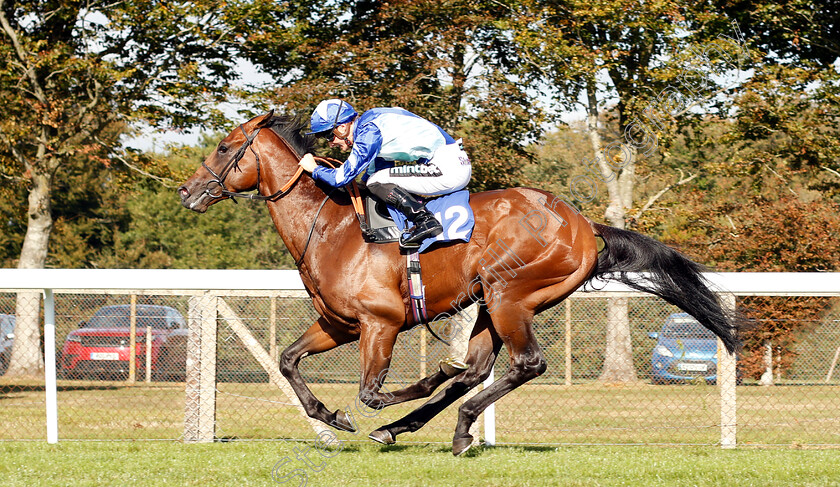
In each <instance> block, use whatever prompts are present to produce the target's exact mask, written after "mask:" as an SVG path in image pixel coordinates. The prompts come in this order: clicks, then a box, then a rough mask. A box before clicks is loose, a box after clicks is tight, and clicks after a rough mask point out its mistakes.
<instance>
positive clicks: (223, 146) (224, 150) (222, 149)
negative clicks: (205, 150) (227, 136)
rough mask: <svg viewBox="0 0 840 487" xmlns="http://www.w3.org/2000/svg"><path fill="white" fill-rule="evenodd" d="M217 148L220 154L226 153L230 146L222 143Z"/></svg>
mask: <svg viewBox="0 0 840 487" xmlns="http://www.w3.org/2000/svg"><path fill="white" fill-rule="evenodd" d="M216 150H217V151H218V152H219V154H224V153H226V152H227V151H228V148H227V146H226V145H220V146H219V148H218V149H216Z"/></svg>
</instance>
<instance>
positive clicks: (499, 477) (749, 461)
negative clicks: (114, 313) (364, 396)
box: [0, 441, 840, 487]
mask: <svg viewBox="0 0 840 487" xmlns="http://www.w3.org/2000/svg"><path fill="white" fill-rule="evenodd" d="M310 446H311V444H307V443H298V442H282V441H280V442H230V443H213V444H199V445H185V444H181V443H175V442H63V443H60V444H58V445H47V444H45V443H40V442H38V443H35V442H9V443H0V459H2V460H0V484H2V485H9V486H17V485H21V486H23V485H25V486H37V485H74V486H76V485H78V486H94V485H127V484H131V485H135V486H144V485H202V486H207V485H304V484H303V483H301V480H303V478H302V477H292V478H289V479H288V480H289V481H288V482H287V483H285V484H279V483H278V482H276V481H275V480H274V479H273V478H272V470H273V469H274V468H275V467H276V466H277V464H278V462H280V461H281V460H282V459H283V458H285V457H288V458H289V462H288V463H286V464H285V465H282V466H280V467H279V469H278V471H277V472H276V473H277V474H279V475H283V474H288V473H290V472H292V471H293V470H294V469H300V470H301V471H305V472H307V475H306V480H307V483H306V485H312V486H334V485H342V486H369V485H377V486H379V485H395V486H414V485H418V486H420V485H422V486H427V485H430V486H435V485H457V486H459V487H466V486H497V485H498V486H502V485H504V486H544V485H569V486H584V485H585V486H592V485H596V486H597V485H644V486H652V485H703V486H705V485H721V486H753V485H754V486H765V485H773V486H778V485H796V486H810V485H813V486H825V485H840V455H838V452H837V451H836V450H792V449H778V450H777V449H749V448H745V449H736V450H722V449H720V448H715V447H623V446H613V447H607V446H598V447H562V448H529V447H493V448H477V449H473V450H471V451H470V452H468V453H467V454H466V455H465V456H464V457H461V458H454V457H453V456H452V454H451V453H450V451H449V448H448V447H446V446H443V445H432V446H411V445H409V446H400V445H397V446H392V447H382V446H377V445H372V444H367V443H364V444H349V443H348V444H345V445H344V448H343V450H341V451H333V452H332V454H333V456H332V457H331V458H322V457H320V456H319V453H318V452H317V451H316V450H314V449H313V450H311V451H310V452H309V458H310V459H311V460H312V463H313V464H314V465H316V466H317V467H320V471H318V472H315V471H312V470H311V469H310V468H308V467H307V466H306V465H305V464H304V463H303V461H301V460H298V459H297V458H295V452H294V448H297V449H298V450H299V451H304V450H306V449H307V448H308V447H310Z"/></svg>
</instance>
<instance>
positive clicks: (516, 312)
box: [452, 303, 546, 455]
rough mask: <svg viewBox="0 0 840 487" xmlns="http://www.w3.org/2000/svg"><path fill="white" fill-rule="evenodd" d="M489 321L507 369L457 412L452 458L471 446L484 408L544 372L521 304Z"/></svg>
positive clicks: (530, 315) (528, 316)
mask: <svg viewBox="0 0 840 487" xmlns="http://www.w3.org/2000/svg"><path fill="white" fill-rule="evenodd" d="M492 319H493V324H494V327H495V331H496V333H498V334H499V336H501V337H504V338H503V340H504V343H505V345H506V346H507V348H508V352H509V353H510V356H511V361H510V367H508V370H507V371H506V372H505V374H504V375H503V376H502V377H501V378H500V379H498V380H496V381H495V382H493V384H491V385H490V387H488V388H486V389H484V390H482V391H481V392H479V393H478V394H476V395H475V396H474V397H473V398H472V399H470V400H468V401H467V402H465V403H464V404H462V405H461V407H460V408H459V410H458V426H457V427H456V428H455V436H454V438H453V440H452V453H453V454H454V455H460V454H461V453H463V452H465V451H467V449H469V447H470V445H472V442H473V437H472V435H470V433H469V431H470V427H471V426H472V424H473V423H474V422H475V420H476V418H478V415H479V414H481V412H482V411H484V410H485V409H486V408H487V406H489V405H490V404H493V403H494V402H496V401H497V400H499V399H500V398H501V397H502V396H504V395H505V394H507V393H508V392H510V391H512V390H514V389H516V388H517V387H519V386H521V385H522V384H524V383H526V382H528V381H529V380H531V379H533V378H535V377H537V376H539V375H541V374H542V373H543V372H545V369H546V362H545V358H544V357H543V353H542V350H540V347H539V345H538V344H537V340H536V337H535V336H534V332H533V328H532V326H531V322H532V321H533V313H532V312H530V311H529V310H527V309H524V308H523V307H522V305H521V303H517V304H513V305H509V306H506V307H501V309H497V310H495V311H494V312H493V315H492ZM500 324H502V325H501V326H500Z"/></svg>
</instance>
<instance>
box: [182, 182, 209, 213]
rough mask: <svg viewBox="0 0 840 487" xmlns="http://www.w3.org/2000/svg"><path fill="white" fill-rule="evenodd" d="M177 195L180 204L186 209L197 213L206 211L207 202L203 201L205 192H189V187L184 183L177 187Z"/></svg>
mask: <svg viewBox="0 0 840 487" xmlns="http://www.w3.org/2000/svg"><path fill="white" fill-rule="evenodd" d="M177 191H178V196H179V197H180V198H181V205H182V206H183V207H184V208H186V209H188V210H193V211H195V212H198V213H204V212H205V211H207V206H208V205H207V204H202V203H204V201H203V200H205V199H206V198H205V196H206V195H205V193H203V192H199V193H198V194H193V193H191V192H190V190H189V188H187V186H186V185H183V186H181V187H179V188H178V189H177Z"/></svg>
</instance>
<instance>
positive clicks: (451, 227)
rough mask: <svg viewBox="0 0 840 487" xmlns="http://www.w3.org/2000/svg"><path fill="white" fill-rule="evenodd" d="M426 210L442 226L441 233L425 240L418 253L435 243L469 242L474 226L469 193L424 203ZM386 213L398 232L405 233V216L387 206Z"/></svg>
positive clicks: (445, 196)
mask: <svg viewBox="0 0 840 487" xmlns="http://www.w3.org/2000/svg"><path fill="white" fill-rule="evenodd" d="M426 208H427V209H428V210H429V211H430V212H432V214H433V215H434V216H435V218H437V220H438V221H439V222H440V223H441V225H443V233H441V234H440V235H438V236H437V237H431V238H427V239H426V240H424V241H423V242H422V243H421V244H420V248H419V249H418V252H423V251H425V250H426V249H428V248H429V247H430V246H431V245H433V244H435V243H437V242H451V241H456V240H461V241H464V242H469V241H470V237H472V232H473V227H474V226H475V216H474V215H473V211H472V208H470V192H469V191H467V190H466V189H462V190H460V191H456V192H454V193H449V194H446V195H443V196H439V197H437V198H434V199H431V200H428V201H426ZM388 213H389V214H390V215H391V218H392V219H393V220H394V224H395V225H396V227H397V228H398V229H399V230H400V231H405V230H406V226H407V224H408V225H411V223H410V222H407V220H406V218H405V215H403V214H402V213H400V212H399V211H397V210H395V209H394V208H392V207H390V206H388Z"/></svg>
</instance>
